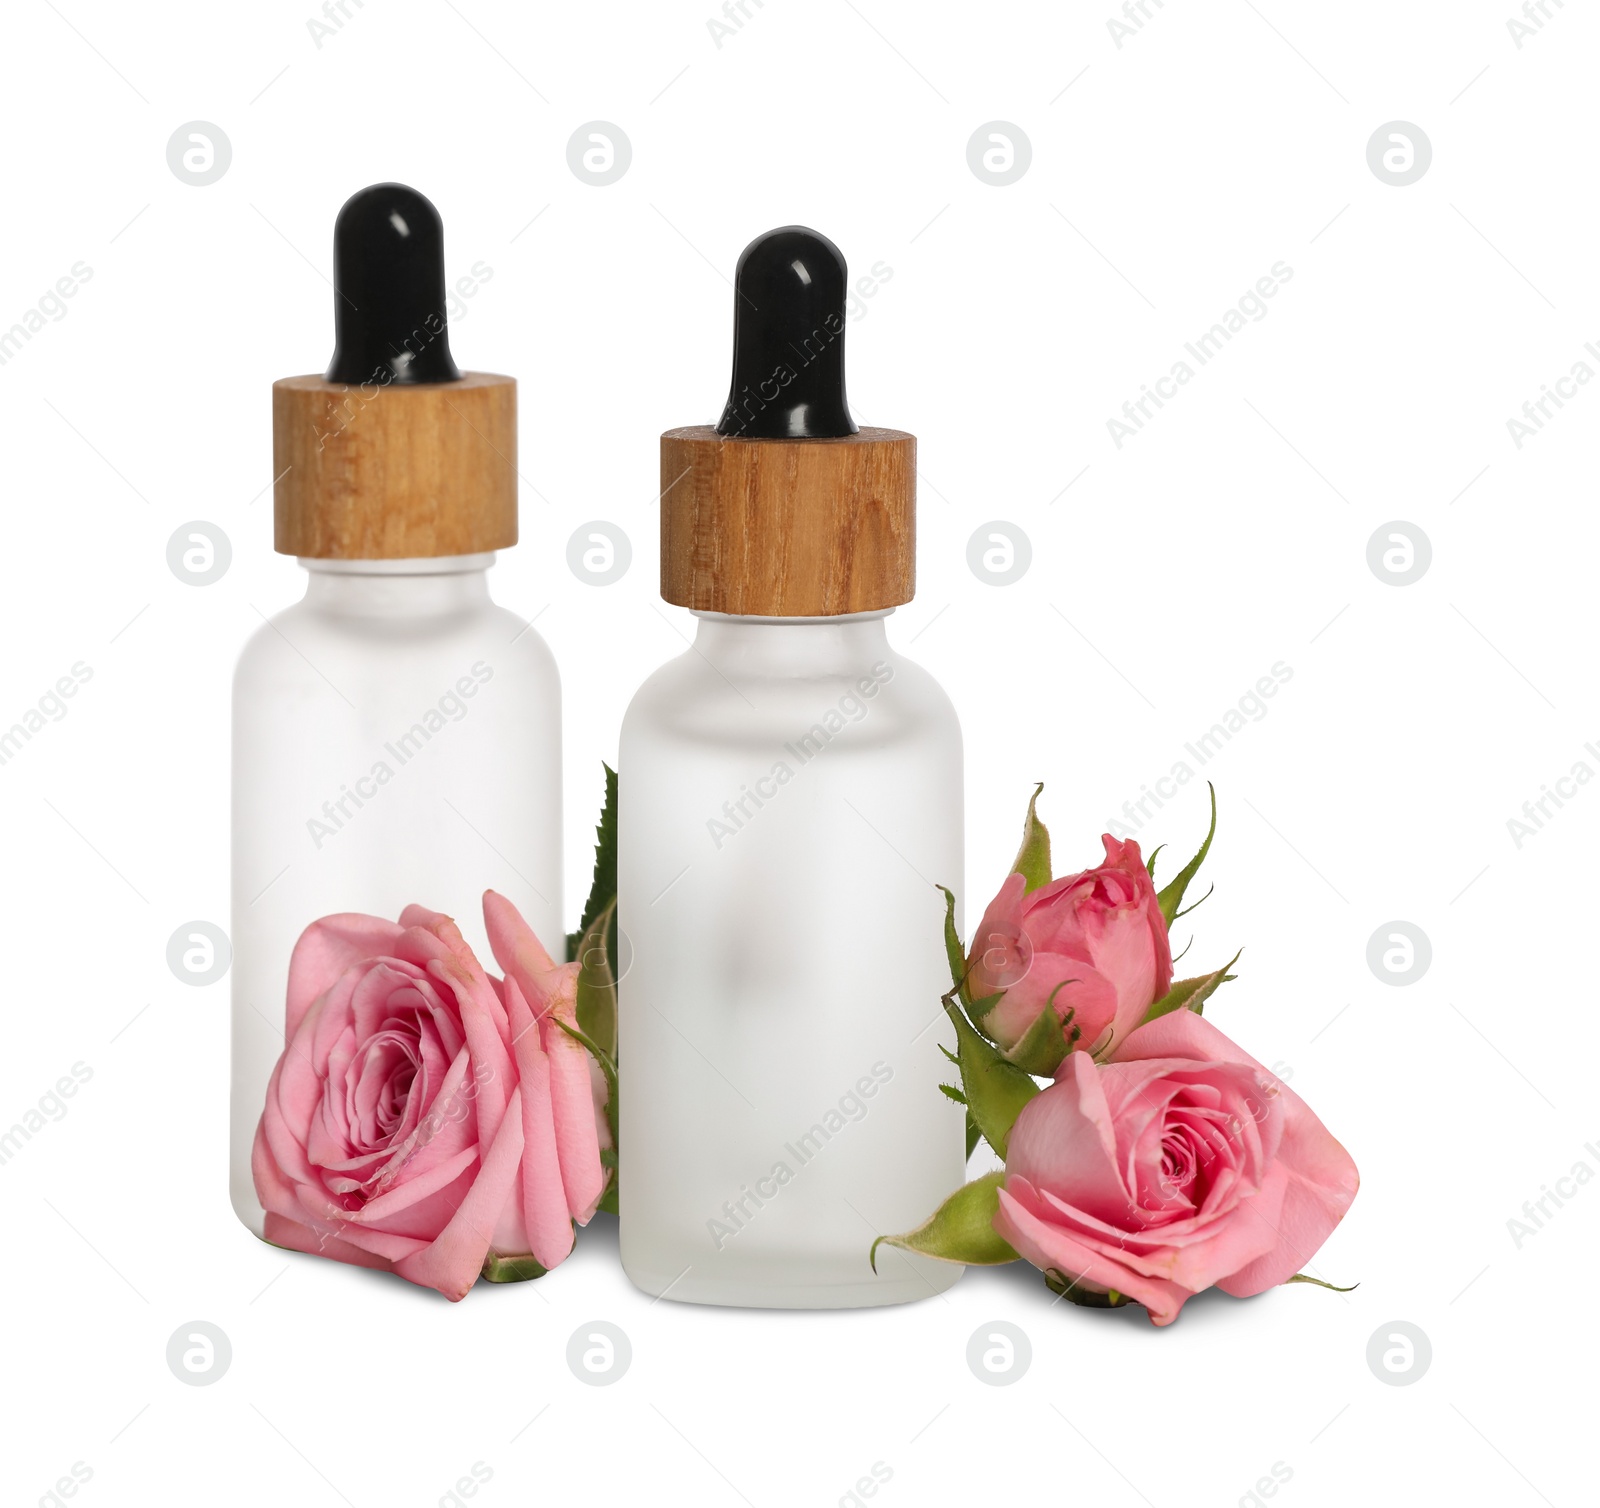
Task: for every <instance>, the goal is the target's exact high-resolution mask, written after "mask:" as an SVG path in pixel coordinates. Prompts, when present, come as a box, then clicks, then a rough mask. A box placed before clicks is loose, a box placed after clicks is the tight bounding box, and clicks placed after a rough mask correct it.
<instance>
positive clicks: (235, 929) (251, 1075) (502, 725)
mask: <svg viewBox="0 0 1600 1508" xmlns="http://www.w3.org/2000/svg"><path fill="white" fill-rule="evenodd" d="M494 558H495V557H494V555H493V554H492V553H485V554H477V555H457V556H441V557H436V558H432V559H421V560H366V561H361V560H307V559H302V560H301V562H300V564H301V565H302V566H304V567H305V568H306V570H307V571H308V572H309V573H310V580H309V583H308V585H307V589H306V594H305V597H304V599H303V600H302V601H300V602H299V603H297V604H296V605H295V606H293V607H291V608H289V609H288V610H287V611H285V612H282V613H279V614H278V615H277V616H276V617H275V618H273V619H272V620H271V621H270V622H269V623H266V624H263V625H262V627H261V628H260V629H259V630H258V631H257V632H256V634H255V635H254V637H253V638H252V639H251V640H250V642H249V643H248V644H247V645H246V647H245V649H244V652H243V654H242V656H241V657H240V660H239V667H238V671H237V674H236V676H235V679H234V704H233V924H232V933H233V1085H232V1089H233V1093H232V1125H231V1161H230V1180H229V1182H230V1191H231V1194H232V1199H233V1206H234V1209H235V1210H236V1211H237V1212H238V1215H239V1218H240V1219H241V1220H243V1221H244V1223H245V1224H246V1225H247V1226H248V1227H249V1228H250V1229H251V1230H253V1231H254V1232H255V1233H256V1234H257V1235H259V1234H260V1233H261V1229H262V1212H261V1206H260V1204H259V1202H258V1201H257V1199H256V1193H255V1188H254V1185H253V1183H252V1181H251V1176H250V1148H251V1143H252V1141H253V1139H254V1135H255V1128H256V1122H257V1120H258V1118H259V1117H260V1114H261V1107H262V1103H263V1100H264V1098H265V1095H266V1088H267V1080H268V1078H269V1077H270V1076H271V1072H272V1067H273V1065H274V1064H275V1063H276V1062H277V1060H278V1057H279V1055H280V1054H281V1053H282V1051H283V1045H284V1044H283V1011H284V988H285V983H286V979H287V970H288V963H289V954H290V952H291V950H292V949H293V947H294V943H295V939H296V938H298V937H299V935H300V932H301V931H302V929H303V928H304V927H305V926H306V924H307V923H308V922H311V921H313V920H315V919H316V918H317V917H319V916H323V915H326V914H328V913H330V912H337V911H364V912H368V913H370V914H373V915H376V916H383V917H389V918H394V917H398V916H399V914H400V912H401V910H402V909H403V908H404V907H405V906H406V905H407V904H409V903H411V902H413V901H415V902H420V903H421V904H423V905H425V906H428V907H429V908H431V909H433V910H436V911H443V912H446V913H447V914H449V915H452V916H454V917H455V918H456V920H457V922H458V923H459V924H460V926H461V928H462V930H463V932H464V933H465V934H466V936H467V939H468V941H469V942H470V943H472V944H473V946H474V947H475V948H476V949H480V950H482V951H481V954H480V956H482V957H485V958H487V957H488V956H489V955H488V952H487V945H486V942H485V939H484V938H483V936H482V935H481V930H482V929H481V924H480V920H479V918H480V915H481V906H480V898H481V896H482V894H483V891H484V890H485V889H487V888H491V887H492V888H493V889H495V890H498V891H500V892H501V893H502V894H504V895H507V896H509V897H510V898H511V900H512V901H513V902H514V903H515V904H516V906H517V908H518V909H519V910H520V911H521V912H522V914H523V915H524V916H525V917H526V918H527V919H528V922H529V924H530V925H531V926H532V927H533V928H534V930H535V931H536V932H537V933H538V935H539V936H540V937H541V938H542V939H544V941H545V942H546V943H547V944H548V945H550V946H552V947H557V948H559V946H560V940H561V937H562V917H561V688H560V681H559V678H558V676H557V672H556V666H555V662H554V660H553V659H552V658H551V655H550V651H549V649H548V648H547V647H546V645H545V643H544V641H543V640H542V639H541V638H540V637H539V635H538V634H537V633H536V632H535V631H534V630H533V629H532V628H531V627H530V626H529V625H528V624H527V623H525V622H524V621H523V620H522V619H521V618H519V617H517V616H516V615H515V614H514V613H510V612H507V611H506V610H505V609H504V608H500V607H497V606H496V605H495V604H494V603H493V601H491V599H490V596H489V586H488V578H487V574H486V573H487V570H488V567H489V566H490V565H492V564H493V562H494Z"/></svg>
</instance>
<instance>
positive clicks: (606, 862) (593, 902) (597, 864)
mask: <svg viewBox="0 0 1600 1508" xmlns="http://www.w3.org/2000/svg"><path fill="white" fill-rule="evenodd" d="M600 768H601V769H602V770H604V771H605V772H606V794H605V800H604V802H603V803H602V804H601V807H600V821H599V822H598V823H597V824H596V826H595V830H594V839H595V842H594V878H593V879H592V880H591V881H590V882H589V899H588V900H586V901H585V902H584V903H583V915H582V917H581V918H579V921H578V930H577V931H576V932H569V933H567V961H568V962H569V963H570V962H571V961H572V960H573V959H575V958H577V956H578V944H579V942H580V941H581V940H582V938H583V934H584V933H585V932H587V931H588V930H589V924H590V923H591V922H592V921H593V920H594V919H595V917H597V916H598V915H599V914H600V913H601V912H602V911H604V910H605V909H606V907H607V906H609V905H610V904H611V903H612V902H613V901H614V900H616V898H617V772H616V771H615V770H613V769H612V768H611V766H610V765H608V764H605V763H603V762H602V764H601V766H600Z"/></svg>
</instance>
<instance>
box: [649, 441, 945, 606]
mask: <svg viewBox="0 0 1600 1508" xmlns="http://www.w3.org/2000/svg"><path fill="white" fill-rule="evenodd" d="M916 495H917V441H916V437H915V436H914V435H908V434H905V433H904V432H902V431H901V430H898V429H863V430H861V431H860V432H859V433H858V434H854V435H844V436H841V437H840V438H838V439H831V440H739V439H725V438H724V437H723V436H721V435H719V434H718V433H717V432H716V431H715V430H714V429H712V428H711V427H710V426H709V425H694V426H691V427H690V428H687V429H669V430H668V431H667V432H666V433H665V434H664V435H662V437H661V595H662V596H663V597H664V598H665V599H666V600H667V601H668V602H671V603H675V604H676V605H677V606H679V607H688V608H694V609H697V610H698V611H701V612H713V613H738V614H746V615H749V616H751V617H763V618H821V617H831V616H834V615H836V614H839V613H865V612H874V611H877V610H880V609H882V608H887V607H898V606H899V605H900V604H901V603H902V602H909V601H910V600H911V598H912V594H913V592H914V591H915V589H916V553H917V551H916V544H917V530H916V517H917V515H916Z"/></svg>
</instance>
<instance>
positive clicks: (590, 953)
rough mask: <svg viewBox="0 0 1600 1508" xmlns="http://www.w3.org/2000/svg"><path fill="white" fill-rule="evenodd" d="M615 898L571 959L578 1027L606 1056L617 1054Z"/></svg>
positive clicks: (581, 941) (592, 923) (591, 922)
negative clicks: (574, 967)
mask: <svg viewBox="0 0 1600 1508" xmlns="http://www.w3.org/2000/svg"><path fill="white" fill-rule="evenodd" d="M616 919H617V898H616V897H615V896H612V898H611V900H610V901H609V902H608V903H607V904H606V906H605V907H604V908H603V909H602V910H601V911H600V912H599V913H598V914H597V915H596V916H595V917H594V919H593V920H592V921H590V923H589V925H588V927H587V928H586V929H585V930H584V933H583V936H582V938H581V939H580V940H579V942H578V947H577V951H576V952H575V953H574V954H573V958H574V959H575V960H576V962H577V963H578V966H579V967H578V1006H577V1017H578V1026H579V1027H580V1028H581V1029H582V1031H583V1032H584V1033H585V1035H587V1036H588V1037H589V1038H591V1039H592V1040H593V1041H594V1043H595V1045H596V1046H598V1047H599V1048H600V1050H601V1051H602V1052H604V1053H605V1054H606V1056H607V1057H613V1058H614V1057H615V1056H616V1051H617V981H616V976H615V974H614V973H613V971H612V968H611V938H612V936H613V935H614V932H615V927H616Z"/></svg>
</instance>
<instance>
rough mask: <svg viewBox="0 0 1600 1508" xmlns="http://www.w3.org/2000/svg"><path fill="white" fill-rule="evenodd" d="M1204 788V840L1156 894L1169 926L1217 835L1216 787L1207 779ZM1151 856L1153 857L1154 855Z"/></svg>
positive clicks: (1162, 913)
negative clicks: (1207, 816) (1207, 798)
mask: <svg viewBox="0 0 1600 1508" xmlns="http://www.w3.org/2000/svg"><path fill="white" fill-rule="evenodd" d="M1206 789H1207V790H1208V791H1210V792H1211V827H1210V829H1209V830H1208V831H1207V833H1206V840H1205V842H1204V843H1202V844H1201V845H1200V852H1199V853H1197V854H1196V855H1195V856H1194V857H1193V858H1192V859H1190V860H1189V862H1188V863H1187V864H1185V865H1184V866H1183V868H1182V869H1180V870H1179V871H1178V872H1177V874H1176V875H1174V876H1173V878H1172V882H1171V883H1170V884H1168V885H1166V886H1165V887H1164V888H1163V889H1162V890H1161V891H1160V892H1159V893H1158V894H1157V896H1156V901H1157V902H1158V903H1159V905H1160V907H1161V915H1162V916H1163V917H1165V918H1166V923H1167V925H1168V926H1169V927H1170V926H1171V925H1172V919H1173V917H1175V916H1176V915H1177V914H1178V908H1179V907H1180V906H1182V905H1183V892H1184V891H1185V890H1187V889H1188V888H1189V881H1190V880H1192V879H1193V878H1194V877H1195V874H1196V873H1197V872H1198V870H1199V868H1200V865H1201V864H1202V863H1203V862H1204V861H1205V856H1206V855H1207V854H1208V853H1209V852H1210V851H1211V840H1212V839H1213V838H1214V837H1216V835H1217V788H1216V786H1214V785H1212V784H1211V782H1210V781H1209V780H1208V781H1207V782H1206ZM1151 857H1152V858H1154V855H1152V856H1151Z"/></svg>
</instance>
